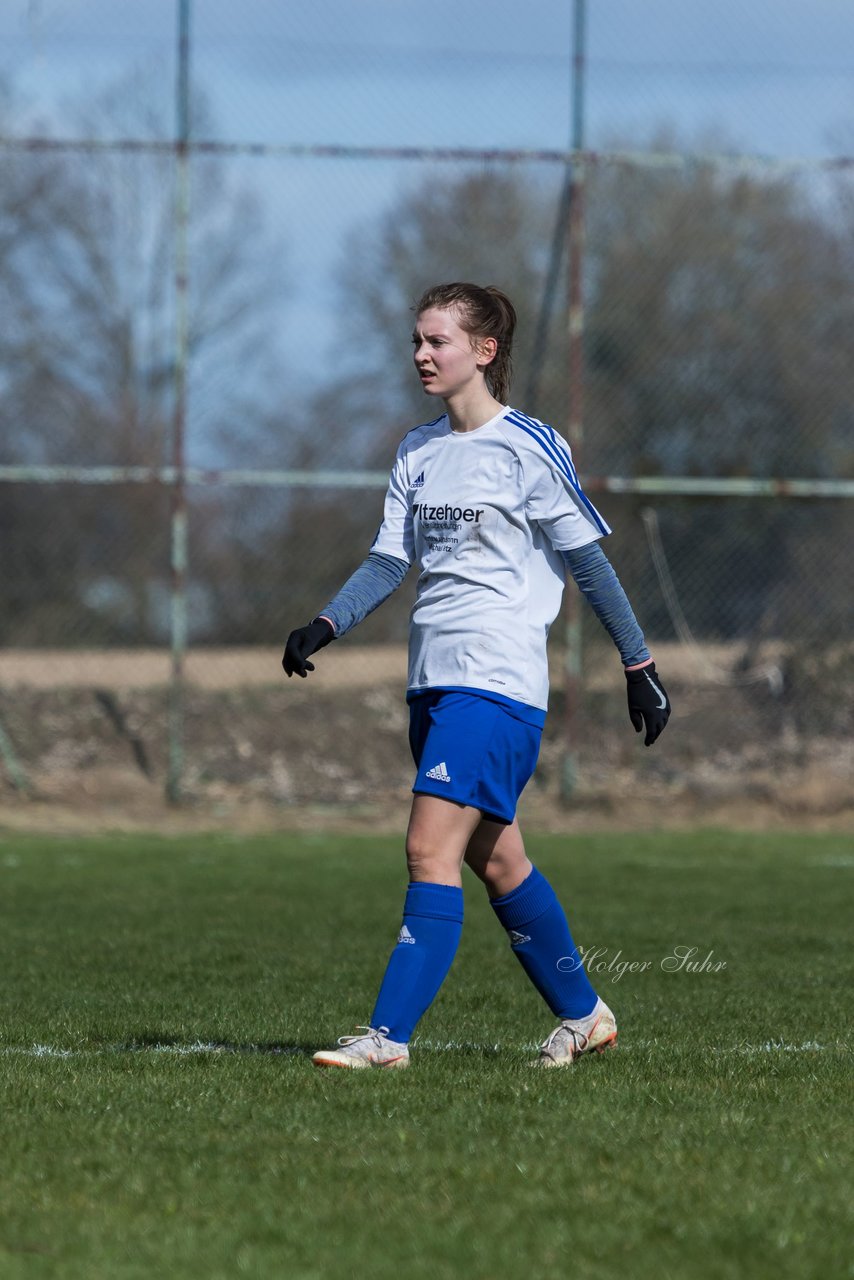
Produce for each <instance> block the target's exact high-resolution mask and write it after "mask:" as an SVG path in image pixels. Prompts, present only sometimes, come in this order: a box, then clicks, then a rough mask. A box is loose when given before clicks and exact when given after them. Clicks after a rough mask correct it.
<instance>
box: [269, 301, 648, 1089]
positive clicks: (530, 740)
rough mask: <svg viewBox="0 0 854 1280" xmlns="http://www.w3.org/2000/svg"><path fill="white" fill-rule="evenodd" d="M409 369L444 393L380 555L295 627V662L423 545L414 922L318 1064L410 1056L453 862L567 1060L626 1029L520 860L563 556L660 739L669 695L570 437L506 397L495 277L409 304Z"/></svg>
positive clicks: (448, 919)
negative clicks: (486, 909)
mask: <svg viewBox="0 0 854 1280" xmlns="http://www.w3.org/2000/svg"><path fill="white" fill-rule="evenodd" d="M415 310H416V317H417V318H416V322H415V331H414V333H413V336H412V341H413V345H414V349H415V350H414V358H415V368H416V371H417V373H418V376H419V378H420V379H421V385H422V387H423V388H424V391H425V392H426V393H427V395H428V396H431V397H434V398H435V399H437V400H441V401H442V402H443V404H444V412H443V413H442V414H441V416H440V417H438V418H434V420H433V421H432V422H428V423H426V424H425V425H424V426H419V427H415V429H414V430H413V431H410V432H409V434H408V435H406V436H405V437H404V439H403V442H402V444H401V445H400V448H399V449H398V452H397V458H396V460H395V464H394V469H393V470H392V473H391V479H390V482H389V487H388V492H387V494H386V499H385V511H384V519H383V523H382V525H381V526H380V530H379V533H378V534H377V537H376V539H375V541H374V544H373V546H372V548H371V551H370V554H369V555H368V557H367V559H366V560H365V561H364V562H363V564H362V565H361V566H360V567H359V568H358V569H357V570H356V572H355V573H354V574H353V575H352V577H351V578H349V579H348V581H347V582H346V583H345V584H344V586H343V587H342V588H341V590H340V591H339V592H338V594H337V595H336V596H335V598H334V599H333V600H332V601H331V602H330V603H329V604H328V605H327V606H326V608H325V609H323V610H322V612H321V613H320V614H318V616H317V617H316V618H315V619H314V621H313V622H310V623H309V624H308V625H307V626H304V627H299V628H298V629H297V630H296V631H293V632H291V634H290V636H289V637H288V641H287V646H286V648H285V654H284V658H283V660H282V665H283V666H284V669H285V671H286V673H287V675H288V676H289V677H290V676H291V675H294V674H296V675H298V676H302V677H305V675H306V673H307V672H309V671H313V670H314V666H313V664H312V663H311V662H309V661H308V659H309V658H310V657H311V655H312V654H314V653H316V652H317V650H318V649H321V648H323V646H324V645H327V644H329V642H330V641H331V640H334V639H337V637H339V636H342V635H344V634H346V632H348V631H350V630H351V629H352V628H353V627H354V626H356V624H357V623H359V622H361V621H362V619H363V618H365V617H366V616H367V615H368V614H369V613H370V612H371V611H372V610H373V609H375V608H376V607H377V605H379V604H381V603H382V601H383V600H385V599H387V597H388V596H389V595H390V594H391V593H392V592H393V591H394V590H395V588H396V587H398V586H399V585H400V583H401V581H402V580H403V578H404V576H405V575H406V572H407V570H408V569H409V567H410V565H411V564H412V563H413V562H416V563H417V564H418V567H419V571H420V572H419V578H418V592H417V598H416V601H415V605H414V607H413V610H412V616H411V623H410V636H409V679H408V690H407V695H406V696H407V701H408V703H409V708H410V730H409V741H410V746H411V748H412V754H413V757H414V759H415V765H416V769H417V774H416V778H415V783H414V785H413V788H412V790H413V793H414V798H413V802H412V812H411V816H410V820H409V830H408V833H407V837H406V857H407V863H408V869H409V887H408V889H407V892H406V900H405V903H404V908H403V921H402V924H401V928H400V933H399V935H398V939H397V945H396V946H395V947H394V949H393V951H392V953H391V956H390V958H389V962H388V967H387V968H386V971H385V976H384V978H383V981H382V985H381V987H380V991H379V995H378V997H377V1001H376V1004H375V1007H374V1011H373V1014H372V1016H371V1019H370V1025H369V1026H367V1027H360V1028H357V1031H358V1033H359V1034H357V1035H355V1036H344V1037H342V1038H341V1039H340V1040H339V1041H338V1045H337V1047H336V1048H334V1049H330V1050H328V1051H322V1052H320V1053H316V1054H315V1055H314V1058H313V1061H314V1062H315V1063H316V1065H317V1066H320V1067H347V1068H362V1067H406V1066H408V1065H409V1048H408V1043H409V1040H410V1038H411V1036H412V1033H413V1031H414V1029H415V1025H416V1023H417V1022H418V1020H419V1018H420V1017H421V1016H422V1014H423V1013H424V1012H425V1010H426V1009H427V1008H428V1007H429V1005H430V1004H431V1002H432V1001H433V999H434V998H435V996H436V993H437V992H438V990H439V988H440V987H441V985H442V982H443V981H444V979H445V976H446V974H447V973H448V970H449V969H450V967H451V962H452V961H453V958H454V955H455V953H456V950H457V944H458V942H459V939H460V932H461V930H462V922H463V891H462V880H461V871H462V864H463V862H465V863H467V864H468V866H469V867H470V868H471V869H472V871H473V872H474V873H475V875H476V876H478V877H479V878H480V879H481V880H482V881H483V883H484V885H485V886H486V891H487V893H488V895H489V898H490V903H491V905H492V908H493V910H494V911H495V914H496V916H497V917H498V920H499V921H500V923H501V925H502V926H503V927H504V929H506V931H507V933H508V936H509V940H510V946H511V948H512V949H513V951H514V953H515V955H516V956H517V957H518V959H519V960H520V961H521V964H522V966H523V968H524V970H525V972H526V974H527V975H528V977H529V978H530V980H531V982H532V983H533V984H534V986H535V987H536V989H537V990H538V991H539V993H540V994H541V995H542V996H543V998H544V1000H545V1001H546V1003H547V1004H548V1006H549V1008H550V1009H551V1011H552V1013H553V1014H554V1015H555V1016H556V1017H557V1018H558V1019H559V1020H560V1021H559V1022H558V1025H557V1026H556V1027H555V1028H554V1030H553V1031H552V1032H551V1034H550V1035H549V1036H548V1038H547V1039H546V1040H545V1041H544V1043H543V1044H542V1046H541V1047H540V1053H539V1057H538V1059H537V1064H538V1065H541V1066H543V1067H560V1066H566V1065H569V1064H570V1063H572V1062H573V1061H574V1060H575V1059H576V1058H578V1057H580V1056H581V1055H582V1054H585V1053H590V1052H593V1051H595V1052H602V1051H603V1050H604V1049H606V1048H608V1047H610V1046H612V1045H614V1044H615V1043H616V1040H617V1025H616V1022H615V1019H614V1015H613V1013H612V1012H611V1010H610V1009H609V1008H608V1007H607V1005H606V1004H605V1003H604V1002H603V1001H602V1000H601V999H599V998H598V997H597V995H596V992H595V991H594V990H593V987H592V986H591V985H590V982H589V980H588V977H587V974H586V973H585V971H584V967H583V965H582V963H581V960H580V957H579V954H578V952H577V950H576V948H575V945H574V943H573V940H572V937H571V935H570V932H569V926H568V924H567V920H566V916H565V915H564V912H563V910H562V908H561V906H560V903H559V902H558V899H557V897H556V895H555V893H554V890H553V889H552V887H551V885H550V884H549V882H548V880H546V878H545V877H544V876H543V875H542V874H541V873H540V872H539V871H538V870H537V868H536V867H534V866H533V865H532V863H531V862H530V861H529V860H528V857H527V855H526V853H525V846H524V843H523V841H522V834H521V832H520V830H519V824H518V822H517V820H516V804H517V801H518V799H519V796H520V795H521V793H522V790H523V788H524V786H525V784H526V783H527V781H528V779H529V778H530V776H531V774H532V773H533V771H534V766H535V764H536V760H537V754H538V751H539V745H540V737H541V734H542V729H543V724H544V721H545V715H546V702H547V696H548V668H547V663H546V639H547V636H548V631H549V627H550V625H551V623H552V622H553V620H554V618H555V617H556V616H557V613H558V609H559V607H560V601H561V595H562V591H563V587H564V582H565V577H566V572H567V570H568V571H569V573H570V574H571V575H572V577H573V578H574V580H575V582H576V583H577V585H578V587H579V588H580V590H581V591H582V593H583V594H584V596H585V598H586V599H587V600H588V601H589V603H590V605H591V606H592V608H593V610H594V611H595V613H596V615H597V617H598V618H599V619H600V621H601V622H602V624H603V625H604V626H605V627H606V628H607V630H608V632H609V634H610V635H611V637H612V639H613V641H614V643H615V645H616V646H617V648H618V650H619V652H620V657H621V658H622V661H623V665H624V668H625V673H626V679H627V683H628V701H629V716H630V718H631V722H632V724H633V725H634V727H635V729H636V730H637V731H638V732H640V731H641V730H642V729H643V728H645V729H646V735H645V738H644V741H645V744H646V745H647V746H651V744H652V743H653V742H654V741H655V740H656V738H657V737H658V735H659V734H660V733H661V731H662V729H663V728H664V726H665V725H666V723H667V720H668V717H669V715H670V703H669V700H668V697H667V694H666V693H665V691H664V688H663V686H662V684H661V681H660V680H659V679H658V676H657V674H656V670H655V665H654V663H653V661H652V658H651V657H650V654H649V651H648V650H647V648H646V646H645V644H644V638H643V634H642V632H641V629H640V627H639V626H638V623H637V621H636V620H635V617H634V614H633V613H632V610H631V607H630V605H629V602H628V600H627V599H626V595H625V592H624V591H623V589H622V587H621V586H620V583H619V581H618V579H617V576H616V574H615V573H614V570H613V569H612V567H611V565H610V563H609V561H608V560H607V559H606V557H605V555H604V553H603V551H602V549H601V547H600V546H599V539H600V538H601V537H603V536H604V535H605V534H607V533H609V532H610V530H609V528H608V525H607V524H606V523H605V521H604V520H603V518H602V516H601V515H600V514H599V512H598V511H597V510H596V509H595V507H594V506H593V504H592V503H591V502H590V500H589V499H588V498H587V497H586V496H585V494H584V493H583V491H582V489H581V486H580V485H579V483H578V477H577V475H576V472H575V468H574V467H573V464H572V457H571V455H570V451H569V446H568V445H567V443H566V441H565V440H563V439H562V438H561V437H560V436H559V435H558V434H557V433H556V432H555V431H554V430H553V429H552V428H551V427H548V426H545V425H544V424H543V423H542V422H539V421H537V419H536V418H529V417H528V416H527V415H526V414H524V413H521V412H519V411H518V410H516V409H512V408H510V407H508V404H507V400H508V394H509V384H510V371H511V346H512V341H513V331H514V328H515V325H516V313H515V311H514V309H513V306H512V304H511V302H510V300H509V299H508V298H507V297H506V296H505V295H504V294H503V293H501V292H500V290H498V289H496V288H493V287H489V288H480V287H479V286H477V285H473V284H447V285H438V286H436V287H434V288H432V289H428V290H427V292H426V293H425V294H424V295H423V297H422V298H421V300H420V302H419V303H418V305H417V307H416V308H415Z"/></svg>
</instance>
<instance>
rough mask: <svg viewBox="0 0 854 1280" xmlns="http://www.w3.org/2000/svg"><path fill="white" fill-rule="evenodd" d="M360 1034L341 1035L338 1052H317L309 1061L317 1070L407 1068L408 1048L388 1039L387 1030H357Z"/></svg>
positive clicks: (330, 1050) (386, 1028) (385, 1028)
mask: <svg viewBox="0 0 854 1280" xmlns="http://www.w3.org/2000/svg"><path fill="white" fill-rule="evenodd" d="M356 1030H357V1031H360V1032H361V1033H362V1034H361V1035H358V1036H341V1037H340V1039H339V1040H338V1048H337V1049H320V1050H319V1051H318V1052H317V1053H316V1054H315V1055H314V1056H313V1058H312V1059H311V1060H312V1062H313V1063H314V1065H315V1066H316V1067H344V1068H345V1070H348V1071H360V1070H361V1069H362V1068H363V1067H408V1066H409V1046H408V1045H405V1044H398V1043H397V1041H396V1040H389V1038H388V1027H376V1028H374V1027H357V1028H356Z"/></svg>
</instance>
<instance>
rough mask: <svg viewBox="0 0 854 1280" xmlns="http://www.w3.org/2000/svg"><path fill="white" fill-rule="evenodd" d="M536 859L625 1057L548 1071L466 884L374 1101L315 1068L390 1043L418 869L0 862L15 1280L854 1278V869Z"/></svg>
mask: <svg viewBox="0 0 854 1280" xmlns="http://www.w3.org/2000/svg"><path fill="white" fill-rule="evenodd" d="M529 848H530V852H531V853H532V856H534V857H535V859H536V861H537V862H538V864H539V865H540V866H541V867H542V869H543V870H544V871H545V872H546V873H547V874H548V875H549V876H550V877H551V878H552V880H553V882H554V883H555V886H556V888H557V889H558V890H559V892H560V893H561V896H562V897H563V899H564V901H565V903H566V904H567V906H568V910H569V913H570V919H571V923H572V925H573V928H574V932H575V935H576V938H577V940H578V941H579V942H580V943H581V944H582V945H583V946H585V947H586V948H587V953H588V958H590V957H592V956H593V955H594V953H596V959H595V961H594V960H592V959H591V960H590V963H591V964H601V965H607V964H609V963H610V964H611V965H612V968H611V969H610V970H603V971H600V972H599V973H598V974H596V973H594V974H593V975H592V976H593V977H594V981H595V982H596V983H597V985H598V987H599V989H600V991H601V992H602V994H603V995H604V996H605V998H606V999H607V1000H608V1003H609V1004H611V1005H612V1007H613V1008H614V1009H615V1011H616V1013H617V1016H618V1019H619V1022H620V1047H619V1048H618V1049H617V1050H616V1052H613V1053H611V1054H607V1055H604V1056H603V1057H602V1058H596V1059H595V1060H583V1061H582V1062H580V1063H578V1064H577V1065H576V1066H575V1067H574V1068H573V1069H571V1070H570V1071H553V1072H535V1071H532V1070H531V1069H530V1068H529V1067H528V1066H527V1063H528V1061H529V1059H530V1057H531V1049H532V1047H533V1046H534V1045H535V1043H536V1042H537V1041H538V1040H539V1039H541V1038H542V1037H543V1036H544V1035H545V1034H546V1033H547V1032H548V1031H549V1030H550V1028H551V1026H552V1020H551V1017H550V1015H549V1013H548V1011H547V1010H545V1009H544V1008H542V1007H541V1006H540V1004H539V1002H538V998H537V997H536V996H535V995H534V994H533V993H532V992H531V991H530V990H529V988H528V987H527V985H526V983H525V981H524V978H523V975H522V973H521V970H520V969H519V968H518V966H517V965H516V963H515V962H514V960H513V957H512V955H511V953H510V951H509V948H508V946H507V942H506V940H505V938H504V935H503V933H502V932H501V930H500V929H499V928H498V926H497V924H496V922H495V921H494V919H493V917H492V913H491V912H490V911H489V909H488V907H487V905H486V902H485V899H483V898H482V896H481V894H482V891H481V890H479V889H478V887H477V886H476V885H475V883H474V882H473V881H471V882H469V883H468V884H467V913H468V914H467V922H466V927H465V929H464V933H463V942H462V946H461V949H460V952H459V955H458V957H457V960H456V962H455V965H454V968H453V970H452V973H451V975H450V978H449V980H448V982H447V984H446V986H445V988H444V989H443V991H442V993H441V994H440V996H439V998H438V1000H437V1001H436V1003H435V1005H434V1006H433V1008H432V1009H431V1011H430V1012H429V1013H428V1015H427V1016H426V1017H425V1019H424V1021H423V1022H422V1024H421V1027H420V1028H419V1033H420V1041H419V1042H418V1043H420V1047H418V1043H417V1045H416V1051H414V1052H413V1065H412V1067H411V1068H410V1070H409V1071H408V1072H392V1073H382V1072H362V1073H358V1074H354V1073H347V1072H320V1071H317V1070H315V1069H314V1068H312V1066H311V1065H310V1062H309V1060H308V1054H309V1053H310V1052H311V1051H312V1050H313V1049H315V1048H317V1047H318V1046H320V1045H324V1044H327V1043H330V1042H331V1041H332V1039H334V1037H335V1036H337V1035H340V1034H342V1033H344V1032H346V1031H348V1030H349V1029H350V1028H351V1027H352V1026H353V1025H354V1024H355V1023H357V1022H363V1021H364V1020H365V1019H366V1018H367V1016H368V1015H369V1013H370V1009H371V1005H372V996H373V993H374V991H375V988H376V986H377V983H378V981H379V978H380V975H381V972H382V968H383V966H384V962H385V958H386V955H387V952H388V949H389V947H390V946H391V945H392V943H393V941H394V938H395V936H396V930H397V925H398V922H399V912H400V904H401V901H402V889H403V885H404V882H405V881H404V876H403V873H402V862H401V853H400V841H397V840H389V839H385V838H383V839H377V840H370V839H367V838H365V837H360V838H358V839H355V838H354V839H346V838H344V837H335V838H328V837H321V836H317V837H305V836H303V837H296V836H282V837H279V838H272V837H264V838H252V839H246V840H237V839H235V838H228V837H225V836H216V837H210V838H200V837H192V838H182V839H179V840H175V839H172V840H169V839H165V838H145V839H141V838H138V837H133V838H131V837H116V838H114V839H107V838H102V839H98V840H85V841H84V840H77V839H65V840H62V839H44V838H35V837H18V836H15V837H12V836H8V837H5V838H3V837H0V965H2V969H0V972H2V983H3V1014H2V1023H0V1040H2V1045H0V1078H2V1146H0V1276H2V1277H3V1280H17V1277H27V1278H29V1277H51V1278H53V1277H56V1278H57V1280H66V1278H67V1280H72V1278H74V1280H77V1277H80V1278H83V1277H86V1278H87V1280H92V1278H100V1277H105V1278H106V1277H109V1280H126V1278H127V1280H130V1278H131V1277H143V1276H145V1277H151V1276H157V1277H166V1278H168V1280H172V1278H174V1280H182V1278H183V1277H196V1276H199V1277H202V1276H204V1277H208V1278H210V1280H215V1278H218V1277H232V1276H243V1275H246V1276H254V1277H263V1278H265V1280H266V1278H267V1277H270V1278H274V1277H275V1278H276V1280H278V1278H279V1277H295V1278H300V1280H302V1278H304V1277H305V1278H308V1277H312V1278H313V1277H318V1278H319V1277H327V1276H331V1275H332V1276H342V1277H351V1276H353V1277H363V1276H370V1277H371V1280H384V1278H385V1277H410V1278H413V1280H417V1278H419V1277H428V1276H429V1277H438V1278H441V1277H456V1276H473V1277H493V1276H495V1277H498V1276H513V1277H527V1276H529V1275H531V1276H533V1275H537V1276H541V1275H543V1276H545V1275H566V1276H569V1275H572V1276H573V1277H581V1280H584V1278H586V1277H594V1276H595V1277H597V1278H598V1280H608V1278H610V1277H620V1280H647V1278H649V1280H652V1278H653V1277H655V1278H656V1280H662V1278H663V1280H669V1278H671V1277H672V1278H673V1280H692V1278H693V1277H701V1278H703V1280H705V1278H708V1280H717V1278H721V1280H723V1278H724V1277H749V1278H750V1280H753V1278H757V1280H762V1278H763V1277H769V1280H770V1278H771V1277H774V1280H786V1278H788V1277H791V1278H792V1280H794V1278H797V1280H805V1278H808V1277H813V1276H816V1277H817V1276H822V1277H843V1276H850V1275H852V1274H854V1269H852V1263H851V1257H852V1254H851V1250H850V1240H851V1211H850V1199H851V1196H850V1188H851V1182H850V1164H849V1163H848V1161H849V1160H850V1155H851V1146H852V1141H851V1139H852V1126H851V1054H850V1047H849V1046H848V1045H847V1044H846V1035H847V1034H848V1027H849V1026H850V1022H851V1012H852V984H851V975H850V970H848V971H846V968H845V957H846V948H847V946H848V943H849V930H850V919H851V915H850V903H851V894H850V884H851V877H852V871H854V855H852V850H851V841H850V840H849V839H847V838H845V837H843V836H841V835H835V836H830V835H825V836H822V835H799V834H796V833H790V834H786V835H784V836H781V835H774V836H770V835H769V836H761V835H737V834H732V833H726V832H713V831H708V832H699V833H697V832H694V833H685V834H682V835H677V834H672V833H668V834H667V835H661V836H656V835H651V834H646V835H642V836H631V835H619V836H610V835H609V836H590V837H583V838H582V837H575V838H574V839H573V840H572V841H567V840H562V839H557V838H554V837H548V838H546V837H543V838H542V839H539V840H537V839H533V840H531V841H530V842H529ZM682 947H687V948H696V949H697V950H696V954H695V955H694V957H693V959H694V962H695V964H698V965H700V968H699V969H698V970H695V971H690V970H689V969H688V967H687V966H683V967H679V965H678V961H673V963H672V964H670V965H668V964H666V963H662V962H665V961H667V959H668V957H672V956H674V955H675V954H676V949H677V948H682ZM710 952H711V953H712V954H711V958H709V955H708V953H710ZM617 953H620V954H619V955H618V954H617ZM704 961H706V963H705V964H703V962H704ZM622 962H627V963H629V964H630V965H634V966H635V967H634V971H631V970H626V971H623V972H622V975H621V976H620V974H621V970H620V968H619V966H620V964H621V963H622ZM718 965H725V967H720V968H717V967H716V966H718Z"/></svg>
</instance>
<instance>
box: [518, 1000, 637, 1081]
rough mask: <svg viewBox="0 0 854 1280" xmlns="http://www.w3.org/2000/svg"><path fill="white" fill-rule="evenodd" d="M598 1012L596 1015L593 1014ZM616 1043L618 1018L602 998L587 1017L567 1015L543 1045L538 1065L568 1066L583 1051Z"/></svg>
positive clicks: (590, 1051) (598, 1050)
mask: <svg viewBox="0 0 854 1280" xmlns="http://www.w3.org/2000/svg"><path fill="white" fill-rule="evenodd" d="M594 1015H595V1016H594ZM616 1043H617V1021H616V1019H615V1017H614V1015H613V1013H612V1012H611V1010H610V1009H609V1008H608V1006H607V1005H606V1004H605V1002H604V1001H603V1000H600V1001H599V1003H598V1004H597V1005H596V1008H595V1009H594V1010H593V1014H591V1016H590V1017H588V1018H579V1019H577V1020H571V1019H569V1018H565V1019H564V1020H563V1022H561V1024H560V1025H559V1026H557V1027H555V1029H554V1031H553V1032H552V1033H551V1035H550V1036H549V1037H548V1039H547V1040H544V1041H543V1043H542V1044H541V1045H540V1056H539V1057H538V1058H537V1059H536V1060H535V1061H534V1062H533V1063H532V1064H531V1065H532V1066H535V1067H569V1066H571V1065H572V1063H573V1062H574V1061H575V1059H576V1058H580V1057H581V1055H582V1054H584V1053H604V1052H605V1050H606V1049H613V1048H614V1046H615V1045H616Z"/></svg>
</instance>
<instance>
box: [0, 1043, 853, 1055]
mask: <svg viewBox="0 0 854 1280" xmlns="http://www.w3.org/2000/svg"><path fill="white" fill-rule="evenodd" d="M412 1047H413V1048H414V1049H424V1050H427V1051H428V1052H430V1053H453V1052H466V1053H479V1054H497V1053H500V1052H501V1050H502V1046H501V1045H499V1044H493V1045H486V1044H474V1043H472V1042H470V1041H464V1040H447V1041H436V1040H416V1041H413V1045H412ZM505 1047H506V1046H505ZM515 1047H516V1048H518V1049H521V1050H522V1051H523V1052H525V1053H531V1052H536V1050H537V1049H538V1048H539V1045H538V1044H534V1043H529V1044H523V1045H518V1046H515ZM658 1047H662V1046H659V1045H658V1044H657V1042H656V1041H654V1040H633V1041H631V1042H630V1043H628V1044H622V1045H621V1046H620V1052H621V1054H623V1053H625V1052H626V1051H629V1052H631V1051H632V1050H638V1049H654V1048H658ZM847 1050H848V1046H847V1045H845V1044H842V1043H840V1042H837V1043H836V1044H819V1043H818V1041H816V1040H805V1041H803V1042H802V1043H801V1044H790V1043H789V1042H787V1041H784V1040H766V1041H765V1043H764V1044H742V1045H738V1044H736V1045H730V1046H728V1047H727V1048H725V1049H716V1050H715V1052H716V1053H718V1054H721V1055H730V1054H731V1055H735V1056H745V1057H756V1056H758V1055H760V1054H765V1053H827V1052H830V1053H832V1052H834V1051H836V1052H846V1051H847ZM301 1052H302V1050H300V1049H297V1048H295V1047H294V1046H291V1045H285V1044H283V1045H254V1044H221V1043H217V1042H215V1041H210V1042H206V1041H203V1040H197V1041H195V1042H194V1043H192V1044H140V1045H134V1044H130V1045H122V1044H117V1045H108V1046H103V1047H101V1048H98V1049H66V1048H62V1047H61V1046H59V1045H50V1044H32V1045H0V1057H21V1058H99V1057H110V1056H115V1055H117V1054H123V1053H136V1054H157V1055H161V1056H164V1057H169V1056H173V1057H190V1056H193V1055H197V1054H203V1053H211V1054H213V1053H216V1054H259V1055H271V1056H276V1055H281V1056H283V1057H292V1056H294V1055H296V1054H299V1053H301Z"/></svg>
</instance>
